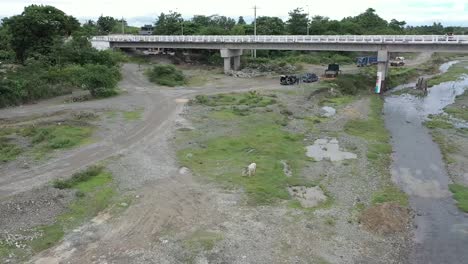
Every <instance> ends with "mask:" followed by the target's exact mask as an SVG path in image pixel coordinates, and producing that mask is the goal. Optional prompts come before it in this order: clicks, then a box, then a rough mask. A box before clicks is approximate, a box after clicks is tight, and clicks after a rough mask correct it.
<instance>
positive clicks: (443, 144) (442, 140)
mask: <svg viewBox="0 0 468 264" xmlns="http://www.w3.org/2000/svg"><path fill="white" fill-rule="evenodd" d="M431 135H432V140H434V142H435V143H437V145H439V148H440V152H441V153H442V158H443V159H444V161H445V163H447V164H451V163H454V162H455V160H454V159H453V158H452V157H450V154H453V153H456V152H457V151H458V147H457V146H456V145H455V144H453V143H452V142H451V141H450V140H449V139H447V138H446V137H445V136H444V135H443V134H442V133H440V132H437V131H431Z"/></svg>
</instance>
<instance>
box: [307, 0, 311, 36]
mask: <svg viewBox="0 0 468 264" xmlns="http://www.w3.org/2000/svg"><path fill="white" fill-rule="evenodd" d="M309 18H310V12H309V5H307V36H309V31H310V24H309V22H310V20H309Z"/></svg>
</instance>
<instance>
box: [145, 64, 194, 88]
mask: <svg viewBox="0 0 468 264" xmlns="http://www.w3.org/2000/svg"><path fill="white" fill-rule="evenodd" d="M146 75H147V76H148V78H149V80H150V81H151V82H153V83H156V84H159V85H163V86H169V87H174V86H181V85H185V84H186V80H185V76H184V74H183V73H182V71H180V70H178V69H177V68H176V67H175V66H174V65H172V64H166V65H163V64H157V65H155V66H153V68H151V69H149V70H148V71H147V72H146Z"/></svg>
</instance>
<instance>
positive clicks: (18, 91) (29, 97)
mask: <svg viewBox="0 0 468 264" xmlns="http://www.w3.org/2000/svg"><path fill="white" fill-rule="evenodd" d="M88 37H89V31H87V29H86V27H85V26H84V25H83V26H82V25H80V23H79V22H78V20H77V19H76V18H74V17H72V16H68V15H66V14H65V13H64V12H62V11H61V10H59V9H57V8H55V7H52V6H42V5H31V6H28V7H26V8H25V9H24V11H23V12H22V13H21V14H19V15H16V16H12V17H8V18H4V19H3V20H2V24H1V26H0V107H4V106H9V105H18V104H22V103H26V102H30V101H34V100H38V99H42V98H48V97H52V96H57V95H62V94H66V93H70V92H71V91H73V90H75V89H86V90H89V92H90V94H91V95H92V96H94V97H105V96H110V95H113V94H115V93H116V90H115V86H116V85H117V82H118V80H119V78H120V72H119V69H118V64H119V62H120V61H121V60H122V57H121V55H120V54H119V53H116V52H113V51H98V50H96V49H94V48H92V46H91V43H90V42H89V41H88Z"/></svg>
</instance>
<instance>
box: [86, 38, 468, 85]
mask: <svg viewBox="0 0 468 264" xmlns="http://www.w3.org/2000/svg"><path fill="white" fill-rule="evenodd" d="M91 42H92V44H93V46H94V47H96V48H98V49H108V48H171V49H211V50H213V49H214V50H220V51H221V57H223V58H224V71H225V72H229V71H230V70H232V69H234V70H238V69H239V68H240V56H241V55H242V50H244V49H257V50H310V51H367V52H377V54H378V73H379V76H378V77H379V79H380V80H381V81H382V83H385V79H386V76H387V74H388V62H389V53H390V52H424V51H430V52H456V53H462V52H463V53H465V52H466V53H468V36H443V35H381V36H366V35H359V36H357V35H342V36H317V35H311V36H264V35H261V36H156V35H154V36H138V35H110V36H96V37H93V38H92V40H91ZM378 82H379V80H378Z"/></svg>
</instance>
